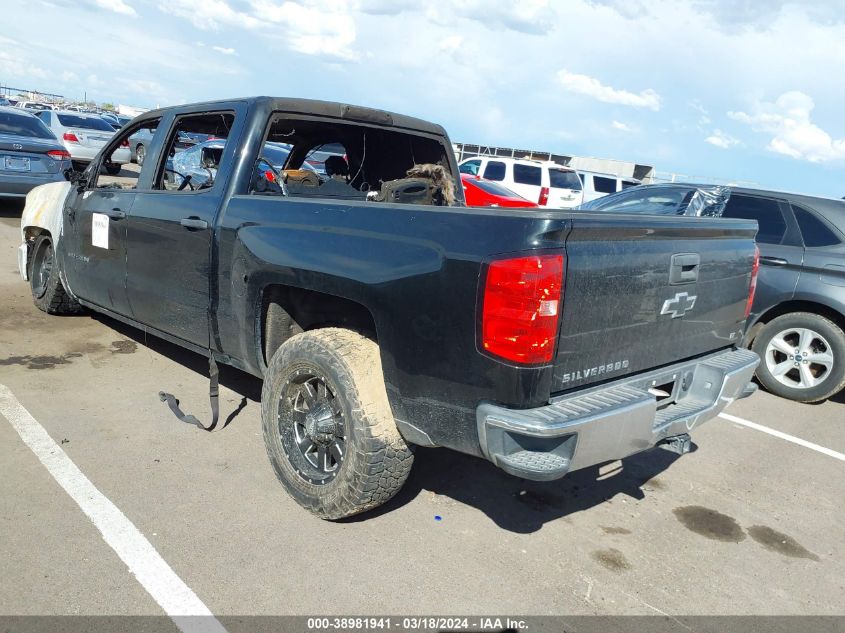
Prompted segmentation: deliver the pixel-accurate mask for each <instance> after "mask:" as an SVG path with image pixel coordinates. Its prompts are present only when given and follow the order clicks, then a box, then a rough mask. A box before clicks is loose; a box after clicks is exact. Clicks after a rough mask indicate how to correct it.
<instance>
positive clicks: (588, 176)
mask: <svg viewBox="0 0 845 633" xmlns="http://www.w3.org/2000/svg"><path fill="white" fill-rule="evenodd" d="M578 177H579V178H580V179H581V184H582V185H584V203H587V202H590V201H592V200H596V199H598V198H601V197H604V196H606V195H608V194H610V193H616V192H617V191H622V190H623V189H627V188H628V187H636V186H637V185H640V184H642V183H641V182H640V181H639V180H637V179H636V178H621V177H619V176H616V175H615V174H602V173H599V172H596V171H582V170H580V169H579V170H578Z"/></svg>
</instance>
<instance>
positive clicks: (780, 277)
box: [724, 192, 804, 323]
mask: <svg viewBox="0 0 845 633" xmlns="http://www.w3.org/2000/svg"><path fill="white" fill-rule="evenodd" d="M724 217H726V218H744V219H748V220H756V221H757V224H758V225H759V227H760V229H759V231H758V232H757V246H758V247H759V248H760V274H759V276H758V278H757V292H756V294H755V295H754V306H753V307H752V309H751V317H750V319H749V322H750V323H753V322H754V321H756V318H757V317H758V316H759V315H760V314H762V313H763V312H765V311H766V310H768V309H769V308H771V307H772V306H775V305H777V304H779V303H783V302H784V301H789V300H790V299H792V297H793V295H794V294H795V287H796V286H797V285H798V277H799V276H800V274H801V268H802V266H803V263H804V246H803V244H802V242H801V235H800V233H799V231H798V226H797V224H796V223H795V217H794V216H793V214H792V210H791V209H790V208H789V204H788V203H787V202H786V201H785V200H780V199H777V198H772V197H766V196H761V195H754V194H748V193H738V192H734V193H732V194H731V197H730V198H729V199H728V204H727V206H726V207H725V213H724Z"/></svg>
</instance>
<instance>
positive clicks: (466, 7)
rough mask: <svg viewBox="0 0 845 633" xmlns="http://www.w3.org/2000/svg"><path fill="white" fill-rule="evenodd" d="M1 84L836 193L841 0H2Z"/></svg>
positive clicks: (844, 128) (842, 189) (844, 174)
mask: <svg viewBox="0 0 845 633" xmlns="http://www.w3.org/2000/svg"><path fill="white" fill-rule="evenodd" d="M0 14H2V16H3V23H4V26H3V28H2V29H0V85H12V86H16V87H24V88H34V89H37V90H41V91H45V92H53V93H59V94H62V95H65V96H66V97H68V98H76V99H81V98H82V97H83V95H84V94H87V96H88V98H89V99H94V100H96V101H98V102H111V103H115V104H117V103H123V104H127V105H135V106H143V107H154V106H166V105H174V104H179V103H186V102H192V101H204V100H209V99H221V98H228V97H237V96H248V95H262V94H263V95H274V96H288V97H305V98H314V99H326V100H331V101H342V102H347V103H353V104H358V105H364V106H370V107H376V108H382V109H386V110H392V111H396V112H401V113H403V114H410V115H413V116H418V117H421V118H424V119H428V120H432V121H436V122H437V123H440V124H442V125H443V126H444V127H445V128H446V129H447V131H448V132H449V135H450V137H451V138H452V140H453V141H462V142H466V143H479V144H483V145H499V146H506V147H516V148H520V149H532V150H540V151H551V152H554V153H561V154H574V155H579V156H598V157H603V158H616V159H619V160H626V161H632V162H638V163H644V164H647V165H653V166H655V167H656V169H657V171H658V173H659V174H660V175H663V176H665V175H667V174H669V173H674V174H678V175H679V177H680V178H682V179H695V178H699V179H700V178H719V179H723V180H725V181H731V182H736V183H741V184H755V185H758V186H761V187H766V188H774V189H782V190H787V191H795V192H801V193H810V194H817V195H828V196H835V197H842V196H845V116H843V104H845V81H843V78H845V0H827V1H821V0H804V1H802V2H791V1H789V0H665V1H664V0H653V1H650V0H436V1H429V2H423V1H421V0H4V1H3V7H2V9H0Z"/></svg>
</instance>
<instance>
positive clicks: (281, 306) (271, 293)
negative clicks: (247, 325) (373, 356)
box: [258, 285, 377, 365]
mask: <svg viewBox="0 0 845 633" xmlns="http://www.w3.org/2000/svg"><path fill="white" fill-rule="evenodd" d="M324 327H344V328H348V329H350V330H356V331H357V332H360V333H361V334H363V335H365V336H367V337H368V338H371V339H373V340H377V339H376V325H375V320H374V319H373V315H372V314H371V313H370V311H369V310H368V309H367V308H366V307H364V306H363V305H361V304H360V303H357V302H355V301H352V300H350V299H345V298H343V297H338V296H336V295H330V294H325V293H322V292H316V291H314V290H304V289H302V288H294V287H292V286H283V285H272V286H268V287H266V288H265V289H264V291H263V293H262V301H261V321H260V329H259V332H258V333H259V335H260V337H261V351H262V356H263V359H262V360H263V361H264V363H265V365H266V363H267V362H269V360H270V358H272V356H273V354H274V353H275V351H276V350H277V349H278V348H279V347H280V346H281V345H282V343H284V342H285V341H286V340H288V339H289V338H290V337H291V336H294V335H295V334H299V333H300V332H304V331H307V330H316V329H319V328H324Z"/></svg>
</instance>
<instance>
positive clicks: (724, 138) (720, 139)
mask: <svg viewBox="0 0 845 633" xmlns="http://www.w3.org/2000/svg"><path fill="white" fill-rule="evenodd" d="M704 142H705V143H710V144H711V145H714V146H716V147H720V148H722V149H730V148H731V147H734V146H736V145H739V139H737V138H734V137H733V136H731V135H730V134H726V133H725V132H722V130H719V129H716V130H713V134H711V135H710V136H708V137H707V138H706V139H704Z"/></svg>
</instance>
